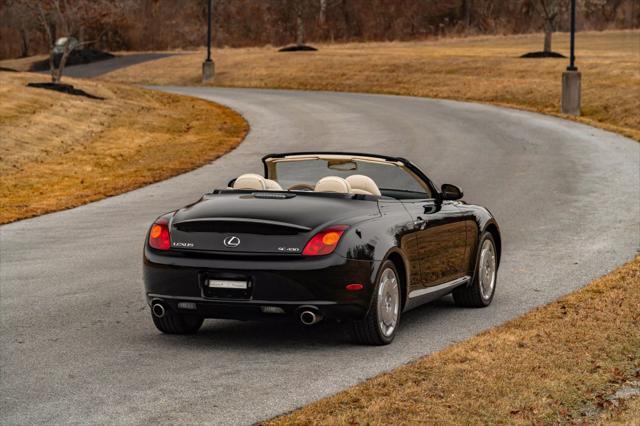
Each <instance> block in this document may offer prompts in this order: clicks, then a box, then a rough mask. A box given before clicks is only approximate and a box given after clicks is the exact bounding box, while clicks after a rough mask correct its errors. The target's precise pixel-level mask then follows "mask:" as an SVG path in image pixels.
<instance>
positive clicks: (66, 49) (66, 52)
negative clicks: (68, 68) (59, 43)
mask: <svg viewBox="0 0 640 426" xmlns="http://www.w3.org/2000/svg"><path fill="white" fill-rule="evenodd" d="M70 53H71V50H69V45H68V43H67V44H66V45H65V46H64V50H63V52H62V57H61V58H60V63H59V64H58V69H56V70H55V77H54V79H53V82H54V83H56V84H57V83H60V80H62V72H63V71H64V66H65V65H66V64H67V59H69V54H70Z"/></svg>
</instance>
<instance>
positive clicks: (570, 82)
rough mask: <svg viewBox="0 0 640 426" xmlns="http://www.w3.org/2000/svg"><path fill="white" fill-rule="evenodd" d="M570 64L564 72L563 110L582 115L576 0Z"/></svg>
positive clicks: (573, 2)
mask: <svg viewBox="0 0 640 426" xmlns="http://www.w3.org/2000/svg"><path fill="white" fill-rule="evenodd" d="M569 43H570V47H569V48H570V50H571V53H570V56H569V66H568V67H567V70H566V71H565V72H563V73H562V107H561V111H562V112H563V113H565V114H569V115H580V104H581V92H582V74H581V73H580V71H578V67H576V0H571V35H570V38H569Z"/></svg>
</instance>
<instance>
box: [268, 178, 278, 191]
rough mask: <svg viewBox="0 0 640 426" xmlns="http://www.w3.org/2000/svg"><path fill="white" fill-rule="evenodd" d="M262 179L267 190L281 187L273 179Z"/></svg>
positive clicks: (276, 189)
mask: <svg viewBox="0 0 640 426" xmlns="http://www.w3.org/2000/svg"><path fill="white" fill-rule="evenodd" d="M264 181H265V182H266V184H267V190H268V191H282V187H281V186H280V184H279V183H278V182H276V181H275V180H271V179H265V180H264Z"/></svg>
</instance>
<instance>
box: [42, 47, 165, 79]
mask: <svg viewBox="0 0 640 426" xmlns="http://www.w3.org/2000/svg"><path fill="white" fill-rule="evenodd" d="M173 55H174V54H173V53H136V54H133V55H123V56H116V57H115V58H111V59H105V60H103V61H97V62H91V63H89V64H79V65H69V66H66V67H65V68H64V73H63V75H64V76H66V77H80V78H93V77H98V76H101V75H102V74H106V73H108V72H111V71H115V70H117V69H120V68H125V67H128V66H131V65H135V64H140V63H142V62H148V61H154V60H156V59H162V58H166V57H167V56H173ZM41 72H42V73H43V74H48V73H49V70H47V71H41Z"/></svg>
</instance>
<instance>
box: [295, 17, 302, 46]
mask: <svg viewBox="0 0 640 426" xmlns="http://www.w3.org/2000/svg"><path fill="white" fill-rule="evenodd" d="M296 21H297V31H296V33H297V34H296V44H297V45H298V46H302V45H303V44H304V21H303V20H302V11H299V12H298V17H297V19H296Z"/></svg>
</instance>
